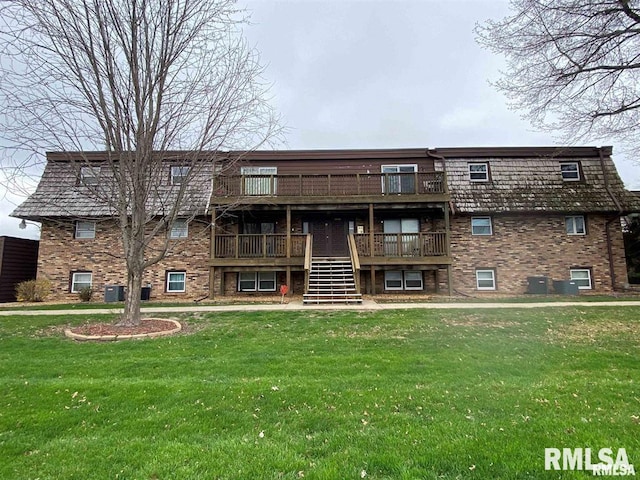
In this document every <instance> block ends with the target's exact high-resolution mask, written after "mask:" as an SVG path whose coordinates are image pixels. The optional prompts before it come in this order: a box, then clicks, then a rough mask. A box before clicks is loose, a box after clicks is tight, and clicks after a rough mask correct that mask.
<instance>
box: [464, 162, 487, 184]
mask: <svg viewBox="0 0 640 480" xmlns="http://www.w3.org/2000/svg"><path fill="white" fill-rule="evenodd" d="M469 181H471V182H488V181H489V164H488V163H470V164H469Z"/></svg>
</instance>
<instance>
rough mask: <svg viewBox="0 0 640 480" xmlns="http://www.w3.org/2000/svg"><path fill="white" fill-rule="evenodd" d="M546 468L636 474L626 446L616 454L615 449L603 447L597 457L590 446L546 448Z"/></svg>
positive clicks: (621, 475) (607, 474)
mask: <svg viewBox="0 0 640 480" xmlns="http://www.w3.org/2000/svg"><path fill="white" fill-rule="evenodd" d="M594 462H595V463H594ZM544 469H545V470H586V471H591V473H592V474H593V475H594V476H596V475H597V476H615V477H626V476H635V474H636V471H635V469H634V467H633V464H631V463H629V457H627V451H626V450H625V449H624V448H619V449H618V451H617V452H616V454H615V456H614V454H613V449H611V448H601V449H600V450H599V451H598V456H597V458H593V457H592V453H591V449H590V448H563V449H562V450H560V449H559V448H545V449H544Z"/></svg>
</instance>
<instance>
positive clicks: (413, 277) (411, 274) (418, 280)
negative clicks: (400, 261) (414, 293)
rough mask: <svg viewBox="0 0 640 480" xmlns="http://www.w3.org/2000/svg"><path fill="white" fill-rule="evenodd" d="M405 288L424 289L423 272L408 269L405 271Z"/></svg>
mask: <svg viewBox="0 0 640 480" xmlns="http://www.w3.org/2000/svg"><path fill="white" fill-rule="evenodd" d="M404 288H405V290H422V289H423V288H424V287H423V286H422V272H420V271H415V270H408V271H406V272H404Z"/></svg>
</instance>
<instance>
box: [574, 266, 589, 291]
mask: <svg viewBox="0 0 640 480" xmlns="http://www.w3.org/2000/svg"><path fill="white" fill-rule="evenodd" d="M570 273H571V280H573V281H574V282H576V283H577V284H578V288H579V289H580V290H591V288H592V287H591V270H590V269H588V268H576V269H572V270H570Z"/></svg>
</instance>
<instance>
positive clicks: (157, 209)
mask: <svg viewBox="0 0 640 480" xmlns="http://www.w3.org/2000/svg"><path fill="white" fill-rule="evenodd" d="M105 158H106V153H104V152H82V153H79V152H78V153H71V154H66V153H58V152H54V153H48V154H47V163H46V165H45V169H44V172H43V174H42V177H41V178H40V182H39V184H38V186H37V188H36V191H35V192H34V193H33V194H32V195H30V196H29V197H28V198H27V199H26V200H25V201H24V202H23V203H22V204H21V205H20V206H18V207H17V208H16V209H15V210H14V211H13V212H12V213H11V216H14V217H18V218H26V219H30V220H35V221H40V220H42V219H44V218H63V217H75V218H97V217H106V216H114V215H116V213H117V211H118V210H117V208H116V206H117V204H116V202H117V197H118V195H117V192H116V188H115V181H114V179H113V172H112V171H111V169H110V167H106V164H105V163H104V160H105ZM89 165H91V166H92V167H91V168H95V171H99V181H98V183H99V184H98V185H97V186H91V185H85V184H83V182H82V181H81V180H80V169H81V167H85V166H89ZM172 165H174V166H175V165H180V161H179V159H178V157H175V156H167V160H166V161H164V162H163V165H162V168H161V169H160V170H159V172H158V174H157V175H156V177H155V180H154V181H153V182H152V184H151V187H150V191H151V193H150V195H149V200H148V202H147V211H148V214H149V215H150V216H153V215H162V214H163V213H164V212H165V211H167V210H168V209H169V208H170V206H171V205H172V204H173V203H174V202H175V199H176V196H177V194H178V189H179V188H180V187H179V186H178V185H172V184H171V169H170V167H171V166H172ZM98 169H99V170H98ZM198 170H199V171H198V173H197V175H196V176H195V177H194V178H193V180H192V182H190V183H189V185H188V186H187V190H186V192H185V200H184V202H183V205H182V207H181V210H180V212H179V215H183V216H190V215H204V214H205V213H206V210H207V206H208V201H209V198H210V196H211V185H212V183H211V177H212V174H213V166H212V164H204V165H203V168H199V169H198Z"/></svg>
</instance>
